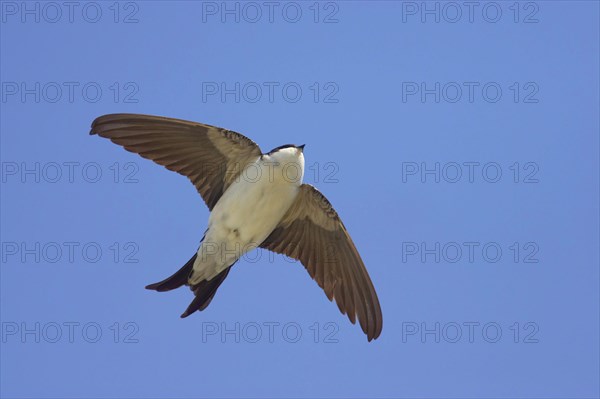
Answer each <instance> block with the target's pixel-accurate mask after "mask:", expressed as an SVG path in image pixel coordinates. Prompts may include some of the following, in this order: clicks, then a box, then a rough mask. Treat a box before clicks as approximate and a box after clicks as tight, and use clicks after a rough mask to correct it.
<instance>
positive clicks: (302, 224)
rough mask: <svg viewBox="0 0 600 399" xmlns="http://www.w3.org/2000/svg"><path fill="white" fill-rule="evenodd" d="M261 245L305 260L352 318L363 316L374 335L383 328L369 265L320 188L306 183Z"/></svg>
mask: <svg viewBox="0 0 600 399" xmlns="http://www.w3.org/2000/svg"><path fill="white" fill-rule="evenodd" d="M260 246H261V247H262V248H265V249H269V250H271V251H274V252H277V253H281V254H285V255H287V256H289V257H292V258H294V259H298V260H299V261H300V262H302V264H303V265H304V267H306V269H307V270H308V272H309V274H310V276H311V277H312V278H313V279H314V280H316V281H317V283H318V284H319V286H320V287H321V288H323V290H324V291H325V294H326V295H327V298H329V300H330V301H331V300H333V299H335V302H336V303H337V305H338V307H339V309H340V311H341V312H342V313H344V314H347V315H348V318H349V319H350V321H351V322H352V323H355V322H356V316H358V320H359V322H360V326H361V328H362V330H363V331H364V332H365V334H367V338H368V339H369V341H371V340H372V339H375V338H377V337H378V336H379V335H380V334H381V329H382V328H383V316H382V314H381V307H380V306H379V299H378V298H377V293H376V292H375V288H374V287H373V283H372V282H371V279H370V278H369V274H368V273H367V270H366V269H365V265H364V263H363V261H362V259H361V258H360V255H359V254H358V251H357V250H356V247H355V246H354V243H353V242H352V239H351V238H350V236H349V235H348V232H347V231H346V228H345V227H344V224H343V223H342V221H341V220H340V218H339V216H338V214H337V212H336V211H335V210H334V209H333V207H332V206H331V204H330V203H329V201H328V200H327V198H325V197H324V196H323V194H321V193H320V192H319V191H318V190H317V189H316V188H314V187H313V186H311V185H308V184H303V185H302V186H300V192H299V194H298V196H297V197H296V200H295V201H294V203H293V204H292V206H291V207H290V209H289V210H288V212H287V213H286V214H285V216H284V217H283V219H282V220H281V222H280V223H279V225H278V226H277V227H276V228H275V230H274V231H273V232H272V233H271V234H270V235H269V237H267V239H266V240H265V241H264V242H263V243H262V244H261V245H260Z"/></svg>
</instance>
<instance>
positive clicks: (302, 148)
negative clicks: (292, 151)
mask: <svg viewBox="0 0 600 399" xmlns="http://www.w3.org/2000/svg"><path fill="white" fill-rule="evenodd" d="M305 145H306V144H302V145H299V146H298V148H300V151H301V152H304V146H305Z"/></svg>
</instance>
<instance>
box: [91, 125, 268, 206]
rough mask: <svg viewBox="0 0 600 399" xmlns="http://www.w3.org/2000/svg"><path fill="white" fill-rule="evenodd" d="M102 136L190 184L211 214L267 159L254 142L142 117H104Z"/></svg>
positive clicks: (228, 133)
mask: <svg viewBox="0 0 600 399" xmlns="http://www.w3.org/2000/svg"><path fill="white" fill-rule="evenodd" d="M90 134H97V135H99V136H101V137H106V138H108V139H110V140H111V141H112V142H113V143H116V144H119V145H122V146H123V147H124V148H125V149H126V150H127V151H131V152H135V153H138V154H140V155H141V156H142V157H144V158H148V159H151V160H152V161H154V162H156V163H157V164H159V165H163V166H165V167H166V168H167V169H169V170H172V171H175V172H177V173H179V174H181V175H184V176H186V177H188V178H189V179H190V181H191V182H192V184H194V186H196V189H197V190H198V192H199V193H200V195H201V196H202V198H203V199H204V202H206V205H207V206H208V208H209V209H210V210H212V208H213V207H214V206H215V204H216V203H217V201H218V200H219V198H221V195H222V194H223V193H224V192H225V190H226V189H227V188H228V187H229V185H230V184H231V183H232V182H233V181H234V180H235V179H237V178H238V177H239V175H240V173H241V172H242V170H243V169H244V168H245V167H246V166H247V165H248V163H250V162H252V161H254V160H255V159H256V158H257V157H259V156H260V155H261V154H262V153H261V151H260V148H259V147H258V145H256V143H254V142H253V141H252V140H250V139H249V138H247V137H245V136H243V135H241V134H239V133H236V132H233V131H231V130H225V129H221V128H218V127H215V126H210V125H203V124H201V123H196V122H189V121H184V120H181V119H172V118H165V117H161V116H150V115H139V114H111V115H104V116H101V117H99V118H97V119H96V120H94V122H92V129H91V131H90Z"/></svg>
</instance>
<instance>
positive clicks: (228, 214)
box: [189, 158, 304, 285]
mask: <svg viewBox="0 0 600 399" xmlns="http://www.w3.org/2000/svg"><path fill="white" fill-rule="evenodd" d="M265 159H267V160H268V159H269V158H265ZM265 159H261V158H259V159H257V160H256V161H255V164H254V165H253V166H252V167H249V168H248V169H247V171H248V173H242V175H241V176H240V178H239V180H237V181H236V182H234V183H233V184H232V185H231V186H229V188H228V189H227V191H225V193H224V194H223V196H222V197H221V198H220V199H219V201H218V202H217V204H216V205H215V207H214V208H213V210H212V212H211V214H210V217H209V219H208V230H207V232H206V235H205V237H204V241H203V242H202V244H201V246H200V248H199V250H198V256H197V258H196V261H195V262H194V267H193V272H192V274H191V276H190V279H189V283H190V284H192V285H195V284H198V283H199V282H201V281H202V280H210V279H212V278H213V277H215V276H216V275H217V274H219V273H220V272H221V271H223V270H225V269H226V268H227V267H229V266H231V265H233V264H234V263H235V262H236V261H237V260H238V259H239V258H240V257H241V256H242V255H243V254H245V253H246V252H248V251H251V250H253V249H255V248H257V247H258V246H259V245H260V244H261V243H262V242H263V241H264V240H265V239H266V238H267V237H268V236H269V234H271V232H272V231H273V230H274V229H275V227H276V226H277V224H278V223H279V221H280V220H281V218H282V217H283V215H284V214H285V213H286V212H287V210H288V209H289V208H290V206H291V205H292V203H293V202H294V199H295V198H296V196H297V195H298V192H299V186H300V184H301V181H296V182H293V181H290V180H289V179H282V178H280V173H279V172H280V169H279V170H278V169H277V168H275V169H273V167H272V166H270V168H271V169H270V170H269V168H267V167H265V162H268V161H266V160H265ZM301 165H302V171H303V169H304V160H303V159H302V162H301ZM257 167H258V169H257ZM256 170H261V171H262V172H261V173H259V174H257V173H256ZM269 172H270V173H269ZM258 175H260V176H258Z"/></svg>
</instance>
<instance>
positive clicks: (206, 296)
mask: <svg viewBox="0 0 600 399" xmlns="http://www.w3.org/2000/svg"><path fill="white" fill-rule="evenodd" d="M196 256H197V254H194V256H192V258H191V259H190V260H188V261H187V263H186V264H185V265H183V267H182V268H181V269H179V270H178V271H176V272H175V274H173V275H172V276H170V277H167V278H166V279H164V280H163V281H159V282H158V283H154V284H150V285H147V286H146V289H149V290H155V291H158V292H164V291H171V290H174V289H175V288H179V287H181V286H182V285H188V278H189V277H190V274H191V273H192V270H193V267H194V262H195V261H196ZM229 269H231V266H230V267H228V268H227V269H225V270H223V271H222V272H221V273H219V274H217V275H216V276H215V277H213V278H212V279H211V280H203V281H201V282H199V283H198V284H196V285H193V286H190V289H191V290H192V291H193V292H194V295H195V298H194V300H193V301H192V303H190V306H188V308H187V309H186V311H185V312H183V314H182V315H181V317H187V316H189V315H191V314H192V313H194V312H195V311H196V310H199V311H202V310H204V309H206V307H207V306H208V305H209V304H210V301H212V299H213V297H214V296H215V294H216V293H217V289H218V288H219V286H220V285H221V283H223V281H224V280H225V277H227V274H229Z"/></svg>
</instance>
